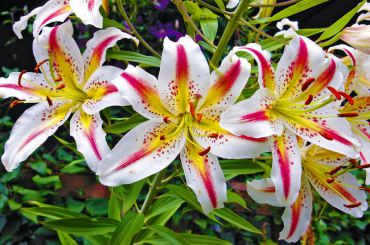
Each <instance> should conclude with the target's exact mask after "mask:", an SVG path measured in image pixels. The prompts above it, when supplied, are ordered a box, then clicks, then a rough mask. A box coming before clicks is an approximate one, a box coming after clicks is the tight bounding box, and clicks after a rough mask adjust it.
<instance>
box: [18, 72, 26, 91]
mask: <svg viewBox="0 0 370 245" xmlns="http://www.w3.org/2000/svg"><path fill="white" fill-rule="evenodd" d="M26 72H27V71H26V70H22V71H21V73H19V77H18V86H19V87H21V88H22V87H23V86H22V76H23V75H24V73H26Z"/></svg>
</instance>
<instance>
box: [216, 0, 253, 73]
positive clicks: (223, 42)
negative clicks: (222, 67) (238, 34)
mask: <svg viewBox="0 0 370 245" xmlns="http://www.w3.org/2000/svg"><path fill="white" fill-rule="evenodd" d="M250 2H251V0H242V1H241V2H240V3H239V5H238V7H237V8H236V10H235V12H234V14H233V15H232V17H231V19H230V20H229V22H228V23H227V25H226V28H225V30H224V34H222V36H221V39H220V42H219V43H218V46H217V49H216V51H215V53H214V54H213V56H212V59H211V63H212V64H213V65H215V66H217V65H218V63H219V62H220V59H221V57H222V55H223V53H224V51H225V49H226V46H227V44H228V43H229V41H230V38H231V37H232V35H233V34H234V31H235V29H236V28H237V26H238V24H239V19H240V18H241V17H242V16H243V15H244V13H245V11H247V9H248V6H249V3H250Z"/></svg>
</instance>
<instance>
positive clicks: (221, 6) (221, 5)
mask: <svg viewBox="0 0 370 245" xmlns="http://www.w3.org/2000/svg"><path fill="white" fill-rule="evenodd" d="M213 1H214V2H215V4H216V5H217V6H218V7H219V8H220V9H222V10H225V4H224V2H223V1H222V0H213Z"/></svg>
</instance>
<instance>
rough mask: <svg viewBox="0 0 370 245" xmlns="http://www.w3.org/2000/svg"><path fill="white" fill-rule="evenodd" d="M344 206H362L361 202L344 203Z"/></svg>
mask: <svg viewBox="0 0 370 245" xmlns="http://www.w3.org/2000/svg"><path fill="white" fill-rule="evenodd" d="M343 206H344V207H346V208H357V207H359V206H361V202H357V203H352V204H343Z"/></svg>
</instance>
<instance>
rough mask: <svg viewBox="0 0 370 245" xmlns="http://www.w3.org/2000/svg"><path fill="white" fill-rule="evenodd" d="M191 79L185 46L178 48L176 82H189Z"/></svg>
mask: <svg viewBox="0 0 370 245" xmlns="http://www.w3.org/2000/svg"><path fill="white" fill-rule="evenodd" d="M188 77H189V63H188V58H187V55H186V51H185V48H184V46H182V45H181V44H180V45H178V46H177V61H176V80H177V82H178V83H179V82H187V80H188Z"/></svg>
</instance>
